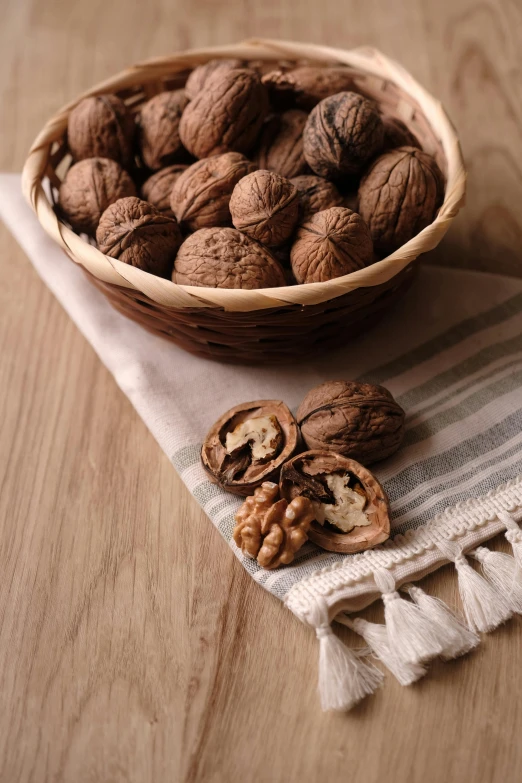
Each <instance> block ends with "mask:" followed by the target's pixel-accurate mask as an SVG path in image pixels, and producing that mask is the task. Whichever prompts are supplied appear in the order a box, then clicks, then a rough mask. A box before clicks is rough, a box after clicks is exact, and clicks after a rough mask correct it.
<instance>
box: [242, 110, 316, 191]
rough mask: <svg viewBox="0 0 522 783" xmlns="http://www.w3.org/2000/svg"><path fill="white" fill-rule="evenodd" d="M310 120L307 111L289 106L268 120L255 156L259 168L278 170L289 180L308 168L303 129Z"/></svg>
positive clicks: (277, 171)
mask: <svg viewBox="0 0 522 783" xmlns="http://www.w3.org/2000/svg"><path fill="white" fill-rule="evenodd" d="M307 119H308V115H307V114H306V112H304V111H299V109H290V110H289V111H285V112H283V113H282V114H276V115H274V116H273V117H271V118H270V120H268V122H266V123H265V127H264V128H263V131H262V133H261V139H260V142H259V147H258V149H257V152H256V154H255V155H254V160H255V161H256V163H257V165H258V167H259V168H260V169H268V170H269V171H275V172H276V173H277V174H280V175H281V176H282V177H287V178H288V179H290V177H297V176H299V175H300V174H305V173H306V172H307V171H309V169H308V164H307V162H306V160H305V158H304V152H303V129H304V126H305V124H306V120H307Z"/></svg>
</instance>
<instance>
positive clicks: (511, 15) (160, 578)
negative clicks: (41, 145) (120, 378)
mask: <svg viewBox="0 0 522 783" xmlns="http://www.w3.org/2000/svg"><path fill="white" fill-rule="evenodd" d="M2 12H3V13H2V25H1V27H0V63H1V66H2V67H1V69H0V89H1V101H2V112H1V113H2V145H1V146H0V168H2V169H8V170H18V169H20V167H21V165H22V162H23V160H24V157H25V153H26V150H27V148H28V146H29V144H30V142H31V140H32V137H33V136H34V134H35V132H36V131H37V130H38V128H39V127H40V126H41V125H42V124H43V122H44V121H45V119H46V118H47V116H49V115H50V114H51V113H52V112H53V111H54V110H55V109H56V107H57V106H59V105H60V104H62V103H63V102H65V101H66V100H67V99H69V98H71V97H73V96H74V95H76V93H78V92H79V91H80V90H82V89H84V88H86V87H88V86H89V85H90V84H91V83H93V82H94V81H98V80H100V79H102V78H104V77H107V76H109V75H111V74H112V73H114V72H115V71H116V70H118V69H120V68H122V67H123V66H125V65H127V64H128V63H130V62H132V61H136V60H139V59H142V58H144V57H148V56H151V55H154V54H162V53H166V52H169V51H171V50H173V49H176V48H182V47H188V46H197V45H209V44H212V43H225V42H229V41H233V40H236V39H240V38H243V37H246V36H253V35H263V36H274V37H277V36H279V37H286V38H294V39H301V40H312V41H317V42H326V43H329V44H332V45H340V46H341V45H342V46H347V45H348V46H349V45H359V44H364V43H371V44H373V45H376V46H378V47H380V48H382V49H383V50H384V51H385V52H386V53H388V54H390V55H391V56H392V57H396V58H397V59H400V60H401V61H402V62H403V63H404V64H405V65H406V67H407V68H409V69H410V70H411V71H412V72H413V73H414V75H415V76H416V77H417V78H418V79H419V80H421V81H422V82H424V83H425V84H426V86H427V87H428V88H429V89H431V90H432V91H433V92H435V93H436V94H438V95H439V96H440V97H441V98H442V99H443V100H444V101H445V103H446V104H447V106H448V109H449V111H450V114H451V115H452V117H453V118H454V121H455V123H456V125H457V127H458V130H459V133H460V135H461V138H462V142H463V146H464V151H465V154H466V157H467V160H468V165H469V169H470V181H469V198H468V205H467V208H466V209H465V211H464V212H463V213H462V215H461V217H460V218H459V219H458V221H457V223H456V226H455V228H454V229H453V230H452V232H451V234H450V236H449V239H448V240H446V241H445V242H444V243H443V245H442V246H441V248H440V250H439V251H437V254H436V260H437V261H439V262H441V261H442V262H445V263H450V264H459V265H467V266H476V267H480V268H488V269H492V270H499V271H504V272H509V273H513V274H521V267H522V264H521V261H522V250H521V248H522V242H521V238H522V212H521V210H520V204H521V203H522V167H521V164H520V149H521V140H522V130H521V128H522V121H521V120H522V116H521V114H522V109H521V106H522V101H521V100H520V98H521V84H522V80H521V78H520V76H521V59H520V58H521V55H520V40H521V31H522V13H521V7H520V3H519V2H513V1H509V0H495V2H493V0H489V1H488V0H487V1H486V2H482V3H473V2H470V1H469V0H440V2H435V1H434V0H431V1H430V0H417V1H416V2H414V0H393V2H390V3H386V4H385V3H379V2H377V0H367V1H366V2H365V3H358V2H356V0H343V2H341V0H321V2H314V3H312V2H301V3H296V2H291V0H279V2H276V0H265V2H264V3H253V2H248V1H247V0H244V2H231V1H230V0H229V2H227V3H225V2H222V1H221V0H220V1H219V2H218V1H217V0H191V2H190V3H182V2H180V1H178V2H175V1H173V0H155V1H154V2H153V1H151V2H150V3H147V4H144V3H140V4H138V3H128V2H125V0H111V2H110V3H107V2H102V0H91V1H90V2H88V3H87V2H79V1H78V0H70V1H69V2H68V3H63V2H62V1H61V0H7V2H6V3H4V5H3V8H2ZM0 242H1V248H2V253H1V255H0V273H1V275H2V286H0V526H1V530H0V574H1V579H0V693H1V710H0V781H1V783H19V782H20V783H26V782H27V783H29V782H31V783H42V782H43V781H45V782H46V783H47V781H52V782H53V783H57V782H58V781H66V782H67V783H94V782H95V781H96V783H100V782H101V783H105V782H107V783H109V782H110V783H116V782H117V783H120V781H122V782H123V781H131V782H132V783H149V781H150V783H153V782H154V783H157V782H158V781H161V783H162V782H163V781H169V783H170V782H171V781H175V782H176V783H178V782H179V783H182V782H183V783H185V782H187V783H188V782H189V781H191V782H192V781H205V783H206V782H207V781H209V782H211V783H221V782H222V781H226V782H227V783H228V782H229V781H230V782H231V783H235V781H243V782H244V783H250V781H252V782H254V781H255V783H264V782H265V781H267V782H268V781H270V782H271V781H300V783H315V781H317V780H321V779H328V780H329V781H330V783H336V781H345V780H352V779H353V780H363V781H364V782H365V783H374V782H375V783H377V781H382V780H387V781H390V782H391V783H403V781H414V783H416V781H424V782H425V783H435V781H437V782H438V781H445V783H446V782H447V783H452V782H455V783H460V782H461V781H474V783H475V782H476V783H490V782H493V783H497V781H498V783H500V782H501V781H502V783H515V782H516V781H518V780H520V769H521V768H522V743H521V742H520V726H521V725H522V707H521V706H520V693H521V688H522V674H521V672H522V623H521V622H520V620H519V621H513V622H511V623H510V624H509V626H507V627H506V628H504V629H502V630H500V631H498V632H497V633H495V634H492V635H491V636H489V637H488V638H487V640H486V641H485V643H484V644H483V645H482V646H481V648H480V649H479V651H478V652H477V653H476V654H474V655H473V656H471V657H469V658H467V659H464V660H462V661H457V662H455V663H452V664H445V665H442V664H440V665H438V664H437V665H436V666H435V667H434V671H433V673H432V674H431V676H430V677H429V678H427V679H426V680H424V681H423V682H421V683H420V684H419V685H418V686H416V687H413V688H409V689H404V688H403V689H401V688H400V686H398V685H397V684H395V682H394V681H393V680H392V679H391V678H388V680H387V682H386V686H385V688H384V689H383V690H382V691H381V692H380V693H378V694H377V695H376V696H375V697H374V698H372V699H370V700H367V702H366V703H365V704H363V705H362V706H361V707H359V708H358V709H356V710H355V711H354V712H353V713H351V714H348V715H335V714H334V715H323V714H321V713H320V711H319V707H318V700H317V697H316V693H315V684H316V657H317V647H316V641H315V639H313V637H312V634H311V633H310V632H309V630H308V629H306V628H305V627H304V626H302V625H301V624H300V623H298V622H297V620H295V619H294V618H293V617H292V616H291V615H290V614H289V613H288V612H287V611H286V610H285V609H284V608H283V607H282V605H281V604H280V603H279V602H278V601H277V600H276V599H275V598H273V597H272V596H270V595H269V594H267V593H265V592H263V591H262V590H261V589H260V588H259V587H258V586H257V585H256V584H254V583H253V581H252V580H251V579H250V578H249V577H248V576H247V574H246V573H245V572H244V571H243V570H242V569H241V567H240V566H239V564H238V563H237V562H236V561H235V559H234V557H233V555H232V553H231V552H230V551H229V550H228V549H227V547H226V546H225V545H224V544H223V542H222V540H221V539H220V537H219V535H218V533H217V532H216V531H215V530H214V528H213V527H212V525H210V523H209V522H208V520H207V519H206V518H205V516H204V515H203V513H202V512H201V511H200V509H199V508H198V506H197V505H196V503H195V501H194V500H193V499H192V498H191V497H190V496H189V494H188V493H187V492H186V491H185V489H184V488H183V486H182V484H181V482H180V480H179V479H178V478H177V476H176V474H175V472H174V470H173V469H172V466H171V465H170V463H169V462H168V460H167V459H166V457H164V456H163V454H162V453H161V452H160V450H159V448H158V446H157V444H156V443H155V442H154V441H153V439H152V437H151V436H150V434H149V433H148V431H147V430H146V428H145V426H144V425H143V424H142V422H141V421H140V420H139V419H138V417H137V416H136V414H135V412H134V410H133V409H132V408H131V406H130V403H129V402H128V401H127V400H126V399H125V398H124V397H123V395H122V394H121V392H120V391H119V390H118V389H117V388H116V385H115V384H114V382H113V380H112V378H111V377H110V376H109V375H108V373H107V371H106V370H105V369H104V368H103V367H102V366H101V365H100V362H99V361H98V359H97V357H96V356H95V355H94V353H93V352H92V350H91V349H90V348H89V346H88V345H87V344H86V343H85V341H84V340H83V338H82V337H81V336H80V335H79V334H78V332H77V331H76V329H75V327H74V326H73V325H72V324H71V322H70V321H69V320H68V319H67V317H66V315H65V314H64V312H63V311H62V310H61V308H60V306H59V305H58V304H57V303H56V301H55V300H54V299H53V297H52V296H51V294H50V293H49V292H48V291H47V290H46V289H45V288H44V287H43V285H42V284H41V282H40V281H39V280H38V278H37V277H36V275H35V273H34V271H33V269H32V267H31V266H30V264H29V262H28V261H27V260H26V259H25V257H24V255H23V253H22V252H21V251H20V250H19V248H18V247H17V246H16V245H15V243H14V241H13V240H12V239H11V238H10V237H9V236H8V234H7V232H6V231H5V229H3V228H1V230H0ZM18 290H23V291H24V292H25V296H24V299H23V300H21V299H20V298H18V297H17V296H16V295H15V291H18ZM427 588H428V589H430V590H431V591H432V592H434V593H436V594H439V595H442V596H443V597H445V598H446V599H449V600H455V593H456V591H455V580H454V577H453V572H452V570H451V569H450V568H448V569H443V570H442V571H441V572H439V573H438V574H436V575H434V576H433V577H432V578H431V579H430V580H427ZM370 616H371V615H370ZM343 638H345V639H346V640H347V641H348V642H349V643H354V644H355V643H356V640H355V639H354V637H353V636H351V635H350V634H349V633H348V632H346V633H343Z"/></svg>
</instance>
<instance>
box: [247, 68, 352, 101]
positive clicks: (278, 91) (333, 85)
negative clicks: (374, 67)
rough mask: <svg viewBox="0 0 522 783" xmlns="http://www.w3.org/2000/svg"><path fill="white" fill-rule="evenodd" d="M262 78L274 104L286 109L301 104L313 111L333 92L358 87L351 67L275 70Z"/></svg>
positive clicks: (333, 93)
mask: <svg viewBox="0 0 522 783" xmlns="http://www.w3.org/2000/svg"><path fill="white" fill-rule="evenodd" d="M262 81H263V84H264V85H265V86H266V88H267V90H268V94H269V97H270V102H271V103H272V105H273V106H274V107H275V108H285V109H287V108H290V107H291V106H297V107H299V108H302V109H306V110H308V111H309V110H310V109H313V108H314V106H316V105H317V104H318V103H319V101H322V100H324V99H325V98H328V97H329V96H330V95H335V94H336V93H338V92H346V91H347V90H353V89H354V80H353V74H352V73H351V72H350V71H349V70H348V69H347V68H320V67H317V66H301V67H300V68H294V69H293V70H290V71H286V72H283V71H272V72H270V73H267V74H266V75H265V76H264V77H263V79H262Z"/></svg>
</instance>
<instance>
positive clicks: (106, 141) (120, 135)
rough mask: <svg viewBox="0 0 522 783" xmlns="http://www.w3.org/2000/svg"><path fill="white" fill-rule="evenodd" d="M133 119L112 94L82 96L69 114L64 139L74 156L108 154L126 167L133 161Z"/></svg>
mask: <svg viewBox="0 0 522 783" xmlns="http://www.w3.org/2000/svg"><path fill="white" fill-rule="evenodd" d="M134 131H135V123H134V118H133V116H132V114H131V113H130V112H129V111H128V109H127V107H126V106H125V104H124V103H123V101H122V100H121V99H120V98H118V97H117V96H116V95H96V96H91V97H90V98H84V99H83V100H82V101H80V103H79V104H78V105H77V106H75V107H74V109H73V110H72V111H71V113H70V114H69V120H68V123H67V141H68V144H69V149H70V151H71V155H72V156H73V158H74V159H75V160H83V159H84V158H110V159H111V160H115V161H116V162H117V163H120V164H121V165H122V166H123V167H124V168H128V167H129V166H130V165H131V164H132V161H133V140H134Z"/></svg>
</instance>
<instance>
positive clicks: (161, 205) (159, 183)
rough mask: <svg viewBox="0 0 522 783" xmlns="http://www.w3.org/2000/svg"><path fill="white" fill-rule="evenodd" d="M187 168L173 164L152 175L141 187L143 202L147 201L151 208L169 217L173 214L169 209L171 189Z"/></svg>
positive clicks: (180, 164)
mask: <svg viewBox="0 0 522 783" xmlns="http://www.w3.org/2000/svg"><path fill="white" fill-rule="evenodd" d="M187 168H188V166H186V165H183V164H182V163H175V164H174V165H173V166H167V167H166V168H164V169H160V170H159V171H157V172H156V173H155V174H152V176H150V177H149V178H148V179H147V180H145V182H144V183H143V185H142V186H141V195H142V197H143V199H144V201H148V202H149V204H152V206H153V207H156V209H159V211H160V212H164V213H165V214H166V215H169V216H170V217H174V213H173V211H172V209H171V208H170V194H171V193H172V188H173V187H174V185H175V184H176V182H177V181H178V179H179V178H180V176H181V175H182V174H183V172H184V171H185V170H186V169H187Z"/></svg>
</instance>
